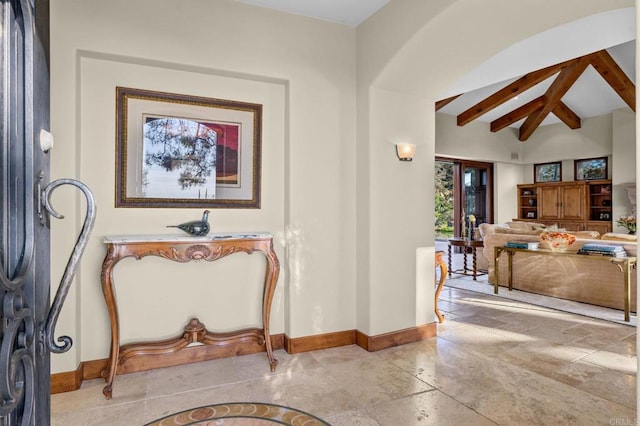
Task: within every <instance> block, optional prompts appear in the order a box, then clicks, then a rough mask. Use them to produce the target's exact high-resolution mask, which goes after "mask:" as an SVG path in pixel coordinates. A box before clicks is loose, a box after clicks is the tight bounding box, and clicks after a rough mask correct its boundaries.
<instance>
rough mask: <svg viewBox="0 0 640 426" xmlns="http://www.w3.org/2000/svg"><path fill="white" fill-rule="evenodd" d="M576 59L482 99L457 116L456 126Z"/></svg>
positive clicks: (462, 124)
mask: <svg viewBox="0 0 640 426" xmlns="http://www.w3.org/2000/svg"><path fill="white" fill-rule="evenodd" d="M575 60H576V59H572V60H570V61H566V62H561V63H559V64H556V65H551V66H549V67H547V68H543V69H541V70H537V71H533V72H530V73H528V74H526V75H524V76H522V77H520V78H519V79H517V80H516V81H514V82H513V83H511V84H509V85H508V86H506V87H504V88H502V89H500V90H498V91H497V92H496V93H494V94H493V95H491V96H489V97H487V98H485V99H483V100H482V101H480V102H478V103H477V104H475V105H474V106H472V107H470V108H469V109H467V110H466V111H463V112H462V113H460V115H458V126H464V125H465V124H468V123H470V122H471V121H473V120H475V119H476V118H478V117H480V116H481V115H483V114H486V113H487V112H489V111H491V110H492V109H494V108H496V107H498V106H500V105H502V104H503V103H505V102H506V101H508V100H509V99H511V98H513V97H514V96H518V95H519V94H520V93H522V92H524V91H526V90H528V89H530V88H532V87H533V86H535V85H536V84H538V83H540V82H541V81H544V80H546V79H547V78H549V77H551V76H552V75H553V74H555V73H557V72H558V71H560V70H562V69H564V68H566V67H567V66H569V65H570V64H571V63H573V62H574V61H575Z"/></svg>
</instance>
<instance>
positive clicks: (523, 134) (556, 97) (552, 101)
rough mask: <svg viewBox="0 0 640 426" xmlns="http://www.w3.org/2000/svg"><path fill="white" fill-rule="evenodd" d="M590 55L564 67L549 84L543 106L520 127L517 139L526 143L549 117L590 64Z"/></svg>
mask: <svg viewBox="0 0 640 426" xmlns="http://www.w3.org/2000/svg"><path fill="white" fill-rule="evenodd" d="M592 56H593V54H592V55H586V56H581V57H580V58H578V59H576V60H574V61H572V63H571V64H570V65H568V66H567V67H565V68H564V69H563V70H562V71H560V74H559V75H558V76H557V77H556V79H555V80H554V81H553V83H551V86H549V88H548V89H547V91H546V92H545V94H544V96H545V99H546V102H545V105H544V106H543V107H542V108H541V109H539V110H538V111H535V112H534V113H533V114H531V115H529V116H528V117H527V119H526V120H525V121H524V123H523V124H522V126H521V127H520V135H519V138H518V139H520V140H521V141H526V140H527V139H529V136H531V134H532V133H533V132H534V131H535V130H536V129H537V128H538V126H539V125H540V123H542V121H544V119H545V118H546V117H547V115H549V113H550V112H551V111H552V110H553V109H554V108H555V107H556V106H557V105H558V102H559V101H560V99H562V97H563V96H564V94H565V93H567V91H568V90H569V89H570V88H571V86H572V85H573V83H575V82H576V80H577V79H578V77H580V75H581V74H582V73H583V72H584V70H585V69H586V68H587V67H588V66H589V64H590V63H591V59H592Z"/></svg>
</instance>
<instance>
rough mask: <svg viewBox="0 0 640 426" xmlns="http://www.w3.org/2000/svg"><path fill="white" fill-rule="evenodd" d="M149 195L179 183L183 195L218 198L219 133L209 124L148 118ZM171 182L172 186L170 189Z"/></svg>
mask: <svg viewBox="0 0 640 426" xmlns="http://www.w3.org/2000/svg"><path fill="white" fill-rule="evenodd" d="M143 138H144V171H143V174H144V175H145V179H144V181H143V187H144V193H145V196H149V197H154V196H161V195H162V194H163V193H165V192H167V189H169V188H170V193H175V188H176V186H177V187H178V188H179V189H180V190H181V191H182V192H181V193H182V194H184V195H183V197H189V198H191V197H195V198H215V193H216V191H215V186H216V179H215V176H216V155H217V140H218V136H217V133H216V132H215V131H214V130H212V129H211V128H210V127H209V126H207V125H206V124H205V123H201V122H199V121H194V120H189V119H185V118H175V117H151V116H149V117H146V119H145V122H144V128H143ZM167 185H168V186H169V188H167Z"/></svg>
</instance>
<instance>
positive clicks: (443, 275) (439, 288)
mask: <svg viewBox="0 0 640 426" xmlns="http://www.w3.org/2000/svg"><path fill="white" fill-rule="evenodd" d="M449 250H451V248H449ZM443 253H444V252H442V251H437V252H436V266H439V267H440V281H439V282H438V286H437V287H436V295H435V300H434V304H433V306H434V310H435V312H436V316H437V317H438V321H439V322H440V323H442V322H444V315H442V314H441V313H440V310H439V309H438V298H439V297H440V292H441V291H442V287H443V286H444V282H445V281H446V280H447V266H446V265H445V263H444V260H443V259H442V255H443Z"/></svg>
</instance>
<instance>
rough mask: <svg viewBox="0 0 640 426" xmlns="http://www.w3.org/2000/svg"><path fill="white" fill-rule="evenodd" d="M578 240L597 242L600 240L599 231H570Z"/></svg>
mask: <svg viewBox="0 0 640 426" xmlns="http://www.w3.org/2000/svg"><path fill="white" fill-rule="evenodd" d="M570 232H571V234H573V235H575V236H576V238H589V239H591V240H597V239H598V238H600V233H599V232H598V231H570Z"/></svg>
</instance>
